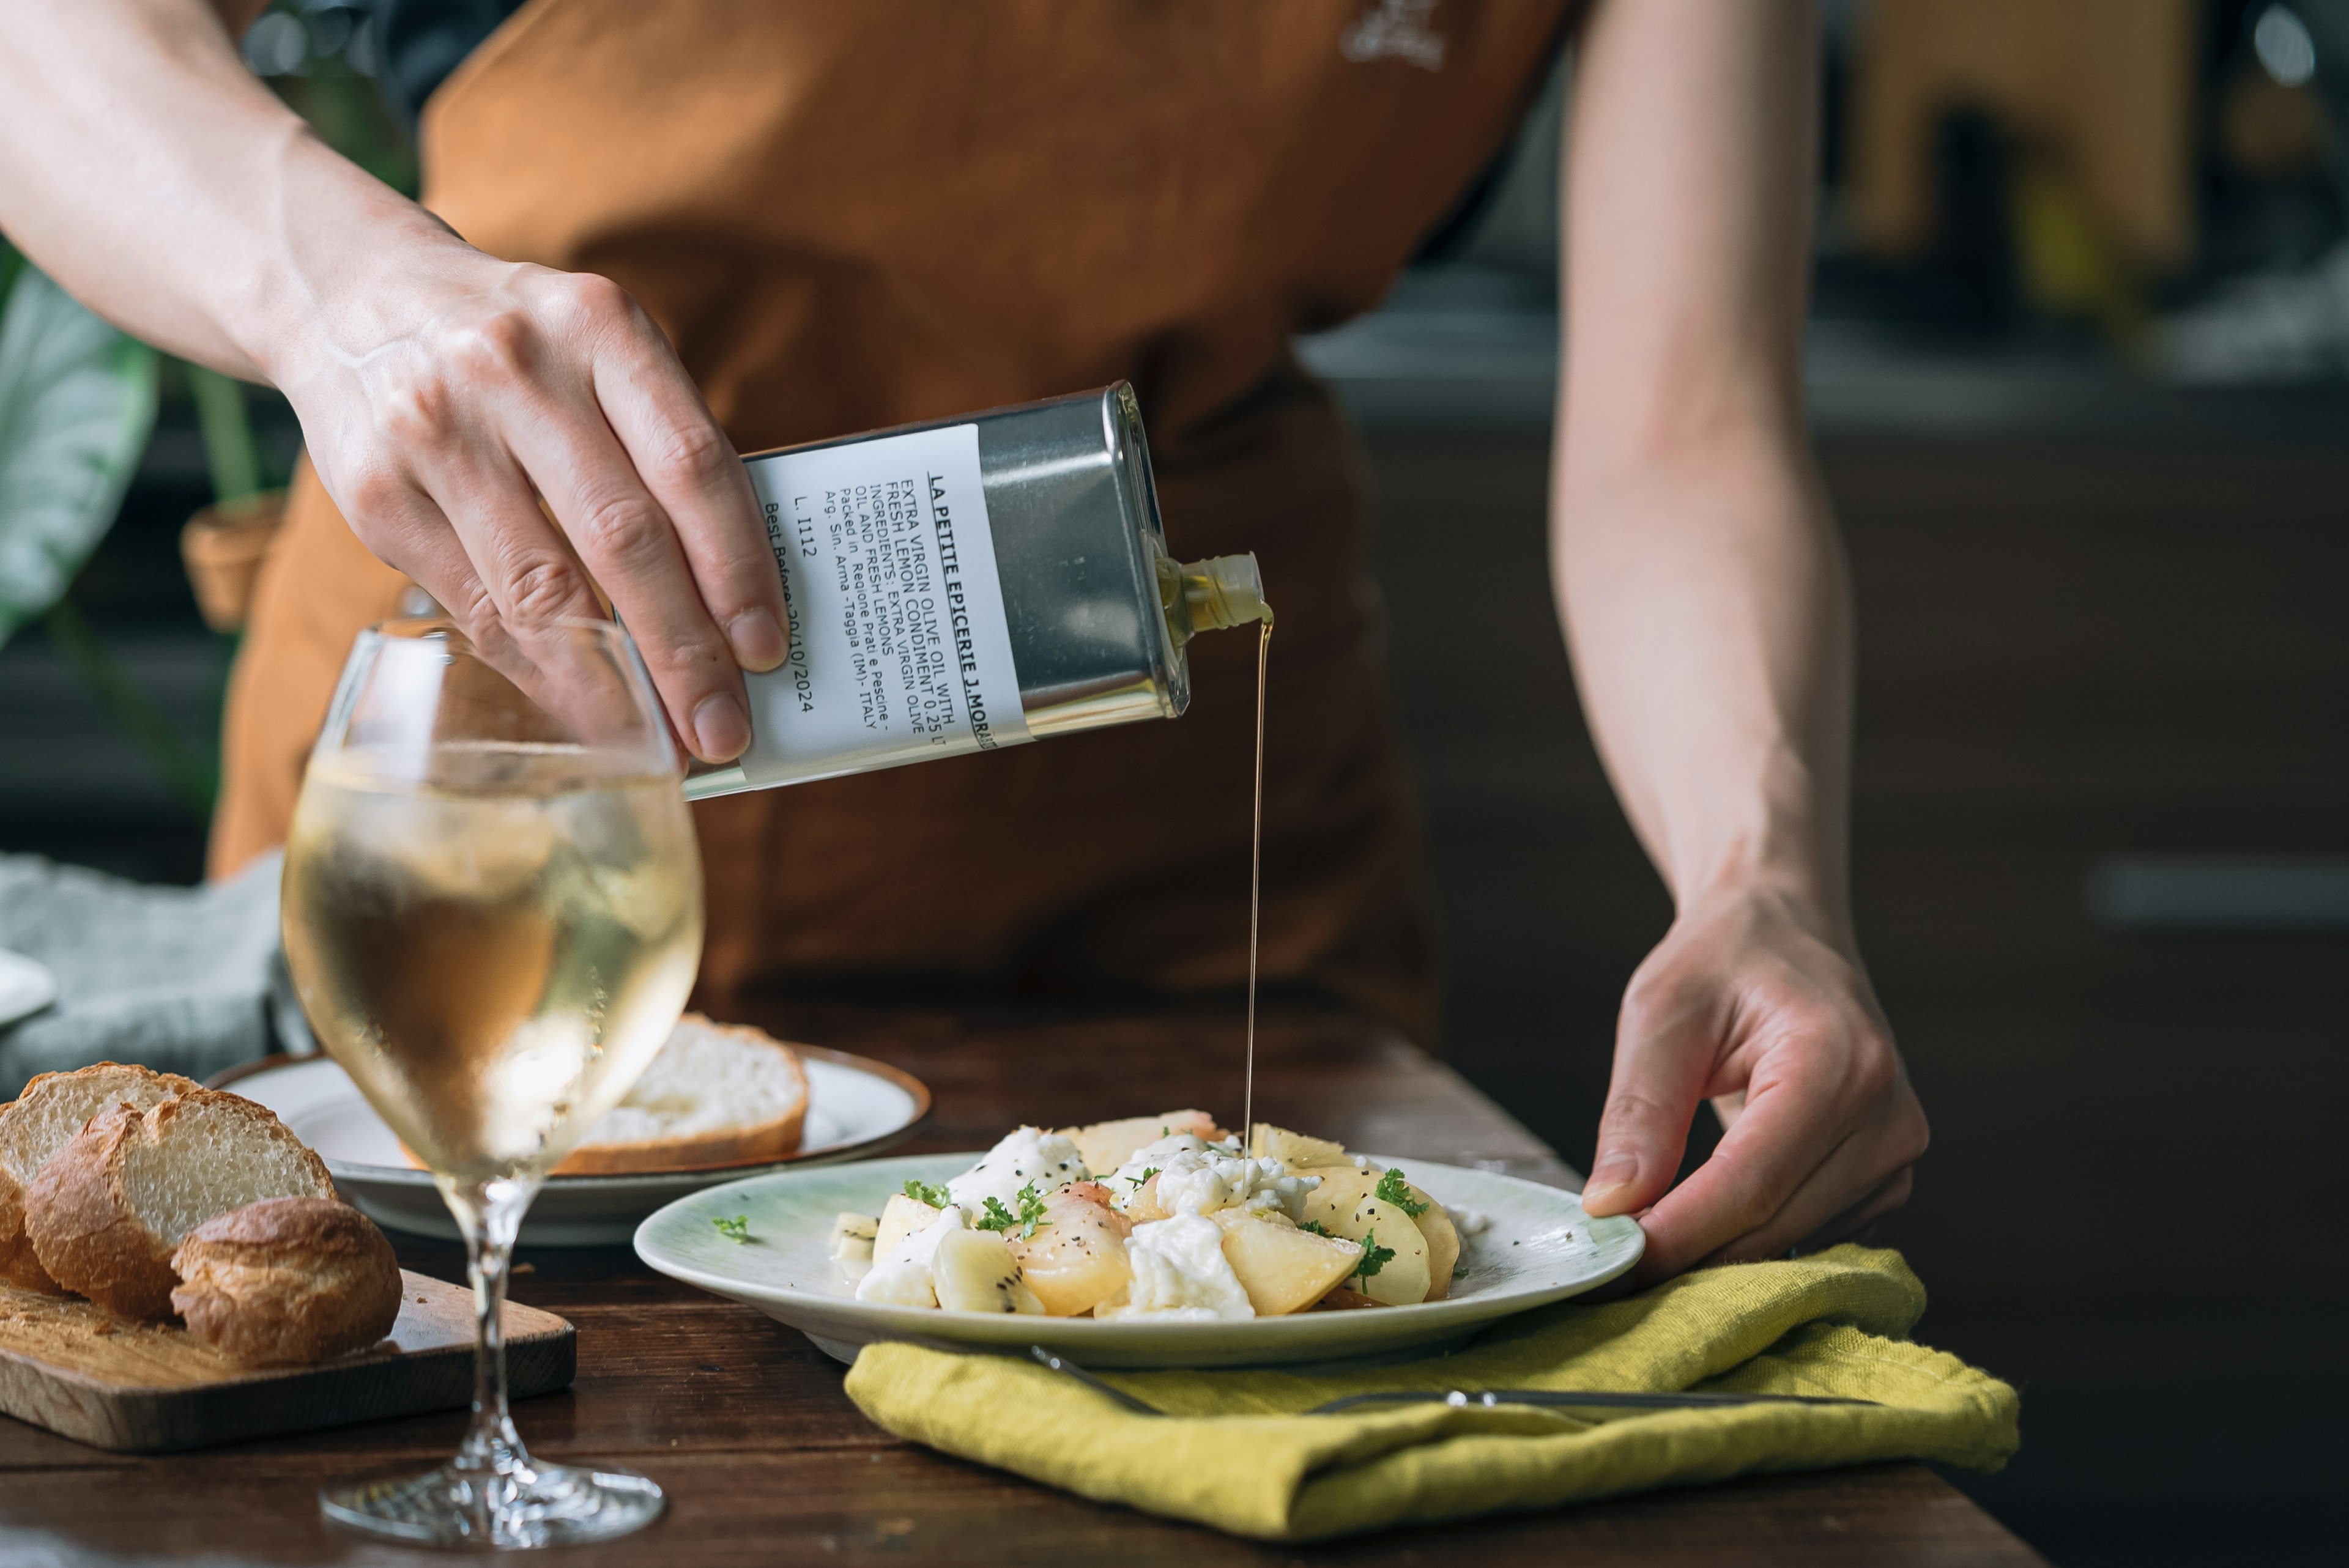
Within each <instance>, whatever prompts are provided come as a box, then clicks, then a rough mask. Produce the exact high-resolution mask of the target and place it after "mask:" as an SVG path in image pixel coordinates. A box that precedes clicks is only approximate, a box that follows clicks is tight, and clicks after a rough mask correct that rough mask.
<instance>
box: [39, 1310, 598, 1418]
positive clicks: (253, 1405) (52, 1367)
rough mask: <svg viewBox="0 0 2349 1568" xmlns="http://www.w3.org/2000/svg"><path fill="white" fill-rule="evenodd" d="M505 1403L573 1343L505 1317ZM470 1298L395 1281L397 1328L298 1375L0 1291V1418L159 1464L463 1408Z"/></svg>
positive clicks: (539, 1323)
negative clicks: (230, 1446) (188, 1454)
mask: <svg viewBox="0 0 2349 1568" xmlns="http://www.w3.org/2000/svg"><path fill="white" fill-rule="evenodd" d="M505 1325H506V1367H507V1376H508V1377H509V1378H510V1379H511V1380H512V1387H513V1388H514V1390H515V1392H516V1394H517V1395H531V1394H543V1393H545V1392H547V1391H548V1390H549V1389H553V1388H559V1387H563V1386H564V1385H565V1384H567V1383H569V1382H570V1381H571V1377H572V1375H573V1372H574V1367H575V1365H576V1358H575V1356H574V1344H573V1341H574V1331H573V1329H572V1327H571V1326H570V1325H569V1324H567V1323H565V1322H564V1321H563V1319H561V1318H560V1317H556V1316H554V1315H550V1314H548V1313H545V1312H542V1311H540V1310H538V1309H537V1308H535V1307H529V1306H522V1305H514V1304H512V1303H509V1304H508V1305H507V1308H506V1315H505ZM472 1347H473V1296H472V1292H471V1290H469V1289H467V1288H466V1287H464V1286H462V1285H454V1284H448V1283H447V1282H445V1281H442V1280H437V1279H431V1278H428V1277H426V1276H425V1275H423V1274H410V1273H408V1272H406V1271H402V1273H401V1275H400V1307H399V1316H398V1319H397V1320H396V1321H394V1323H393V1324H392V1327H391V1333H390V1335H389V1336H388V1337H387V1338H385V1339H384V1340H383V1341H382V1342H380V1343H379V1344H378V1345H376V1346H373V1347H372V1348H370V1349H367V1350H364V1351H359V1352H357V1353H355V1354H353V1355H350V1356H345V1357H337V1358H336V1359H335V1360H332V1361H326V1362H322V1363H319V1364H317V1365H316V1366H308V1367H265V1368H257V1369H256V1368H253V1367H242V1366H239V1365H238V1364H237V1363H236V1362H234V1361H232V1360H230V1359H229V1358H228V1357H225V1356H222V1354H220V1353H219V1352H218V1351H216V1350H213V1349H212V1348H211V1347H210V1346H205V1345H202V1344H199V1343H198V1342H197V1341H196V1340H195V1339H193V1338H191V1336H189V1334H188V1331H187V1330H186V1329H184V1328H181V1327H180V1326H177V1325H176V1324H157V1323H132V1322H129V1321H126V1320H124V1319H121V1318H117V1317H115V1316H113V1315H110V1314H109V1313H108V1312H107V1311H106V1310H105V1309H104V1308H102V1307H100V1306H98V1305H95V1304H94V1303H91V1302H87V1301H83V1300H80V1299H79V1298H78V1297H59V1296H53V1295H39V1294H36V1293H35V1292H33V1291H28V1290H19V1289H17V1288H16V1286H14V1285H6V1284H0V1411H5V1412H6V1413H7V1414H9V1415H11V1416H14V1417H16V1418H18V1419H19V1420H21V1421H26V1422H30V1423H32V1424H34V1425H36V1426H41V1427H46V1428H47V1429H50V1430H51V1431H54V1432H57V1433H59V1434H62V1435H63V1436H65V1437H67V1438H71V1439H75V1440H76V1441H78V1442H82V1443H88V1444H91V1445H93V1446H95V1447H98V1448H101V1449H116V1450H121V1451H128V1452H160V1451H166V1450H171V1449H191V1448H202V1447H205V1446H209V1445H213V1444H219V1443H233V1442H242V1441H245V1440H247V1439H254V1438H264V1437H271V1436H274V1435H277V1434H279V1433H285V1432H306V1431H312V1430H315V1429H318V1428H320V1427H328V1426H339V1425H343V1424H346V1423H348V1422H353V1421H372V1420H378V1419H381V1418H385V1417H389V1416H404V1415H409V1414H411V1413H413V1412H415V1411H419V1410H438V1409H445V1408H449V1407H450V1406H462V1405H466V1404H468V1403H469V1402H470V1401H471V1398H472V1390H473V1348H472Z"/></svg>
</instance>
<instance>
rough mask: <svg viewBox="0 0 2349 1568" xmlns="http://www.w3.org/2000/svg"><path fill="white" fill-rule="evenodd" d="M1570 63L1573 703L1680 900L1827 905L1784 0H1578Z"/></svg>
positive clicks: (1840, 865)
mask: <svg viewBox="0 0 2349 1568" xmlns="http://www.w3.org/2000/svg"><path fill="white" fill-rule="evenodd" d="M1581 44H1582V47H1581V52H1580V56H1579V61H1580V70H1581V75H1580V77H1579V78H1578V82H1577V92H1576V98H1575V105H1574V111H1573V119H1572V122H1571V126H1570V129H1569V141H1568V147H1567V150H1566V151H1567V158H1566V161H1565V166H1566V168H1567V170H1568V180H1567V186H1566V211H1567V212H1568V222H1567V225H1566V230H1565V233H1564V236H1563V238H1564V241H1565V249H1566V253H1567V268H1566V279H1567V284H1568V286H1567V290H1566V300H1565V310H1564V323H1565V343H1564V363H1565V377H1564V385H1563V387H1562V395H1561V397H1560V400H1559V418H1558V424H1557V448H1556V451H1557V473H1556V479H1555V481H1554V484H1553V489H1552V498H1551V499H1552V511H1551V516H1552V530H1553V534H1552V544H1553V548H1552V561H1553V563H1554V566H1555V570H1556V572H1557V585H1558V602H1559V606H1560V609H1561V611H1562V613H1563V614H1564V616H1565V620H1566V626H1567V634H1568V641H1569V643H1570V645H1571V646H1572V649H1573V653H1574V659H1575V669H1576V676H1577V678H1578V681H1579V682H1580V685H1581V689H1582V694H1583V700H1584V706H1585V707H1586V709H1587V710H1588V717H1589V719H1590V724H1591V728H1592V731H1593V733H1594V735H1595V736H1596V738H1597V739H1598V742H1599V751H1600V754H1601V756H1602V757H1603V758H1605V760H1606V763H1607V766H1608V769H1609V773H1610V775H1611V776H1612V778H1613V779H1614V782H1615V785H1616V788H1617V791H1618V793H1619V795H1620V797H1621V798H1622V800H1623V803H1624V807H1625V809H1626V810H1628V811H1629V813H1630V817H1631V820H1632V823H1633V825H1634V826H1635V827H1636V828H1637V829H1638V830H1639V833H1640V838H1641V840H1642V841H1643V842H1644V843H1645V844H1646V846H1647V849H1648V851H1649V853H1650V854H1651V856H1653V857H1654V859H1655V861H1656V864H1657V866H1658V868H1659V869H1660V870H1661V872H1662V873H1663V875H1664V877H1665V878H1666V880H1667V881H1668V882H1670V883H1671V889H1672V892H1673V894H1674V896H1675V898H1676V899H1678V900H1679V902H1680V904H1681V907H1682V909H1683V910H1685V909H1687V908H1688V907H1689V906H1690V904H1691V903H1692V901H1694V900H1696V899H1698V898H1699V897H1701V896H1702V894H1703V893H1704V892H1706V891H1707V890H1708V889H1712V888H1716V887H1719V886H1721V885H1723V884H1724V883H1729V884H1741V883H1743V884H1750V883H1754V882H1760V883H1765V884H1769V885H1774V886H1775V887H1777V888H1779V889H1780V890H1782V891H1784V892H1788V893H1790V894H1793V895H1795V897H1797V898H1798V899H1800V900H1801V901H1803V902H1805V903H1807V904H1808V905H1810V906H1812V907H1813V908H1815V909H1816V911H1817V912H1818V915H1819V918H1820V919H1821V920H1824V921H1826V922H1829V923H1833V924H1834V925H1835V927H1836V928H1837V931H1838V933H1840V932H1841V931H1842V929H1843V928H1844V927H1845V925H1846V924H1847V920H1846V914H1845V907H1844V906H1845V897H1844V892H1843V888H1844V835H1845V829H1844V815H1845V809H1846V802H1845V794H1846V784H1845V775H1846V770H1847V766H1848V755H1849V748H1850V742H1849V710H1850V700H1851V695H1850V694H1851V630H1850V605H1849V592H1848V588H1847V583H1846V580H1845V574H1844V569H1843V562H1842V558H1841V554H1840V552H1839V549H1838V546H1837V541H1836V538H1835V533H1834V529H1833V525H1832V523H1831V521H1829V518H1828V513H1827V508H1826V501H1825V500H1824V497H1823V495H1822V493H1821V490H1820V487H1819V484H1818V480H1817V476H1816V472H1815V471H1814V469H1813V468H1812V466H1811V462H1810V459H1809V456H1808V453H1807V450H1806V444H1805V437H1804V432H1803V419H1802V412H1801V388H1800V382H1799V376H1798V371H1797V366H1799V365H1800V363H1801V354H1802V330H1803V318H1804V315H1805V309H1806V286H1805V285H1806V273H1807V270H1808V251H1809V245H1808V240H1809V232H1810V211H1811V181H1812V168H1813V161H1812V160H1813V150H1814V148H1815V147H1816V124H1815V121H1816V109H1815V100H1816V85H1817V84H1816V58H1815V51H1816V34H1815V32H1814V31H1813V30H1812V29H1811V28H1810V26H1808V16H1807V14H1806V8H1805V7H1802V6H1793V7H1787V6H1779V5H1728V6H1724V5H1719V4H1718V3H1717V0H1640V3H1639V4H1637V5H1627V4H1623V3H1620V0H1602V3H1601V4H1599V5H1597V6H1596V7H1594V9H1593V10H1592V12H1591V14H1590V17H1589V21H1588V26H1587V27H1586V29H1585V32H1584V35H1583V37H1582V40H1581Z"/></svg>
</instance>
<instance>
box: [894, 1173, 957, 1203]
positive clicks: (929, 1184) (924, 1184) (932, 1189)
mask: <svg viewBox="0 0 2349 1568" xmlns="http://www.w3.org/2000/svg"><path fill="white" fill-rule="evenodd" d="M905 1196H906V1197H908V1198H911V1199H912V1200H913V1201H914V1202H916V1203H927V1204H928V1205H929V1206H930V1207H931V1208H933V1209H943V1208H945V1207H946V1206H947V1204H949V1203H951V1202H954V1194H953V1193H951V1192H949V1191H947V1189H946V1183H944V1182H943V1181H921V1180H919V1179H918V1178H914V1177H908V1178H907V1179H906V1181H905Z"/></svg>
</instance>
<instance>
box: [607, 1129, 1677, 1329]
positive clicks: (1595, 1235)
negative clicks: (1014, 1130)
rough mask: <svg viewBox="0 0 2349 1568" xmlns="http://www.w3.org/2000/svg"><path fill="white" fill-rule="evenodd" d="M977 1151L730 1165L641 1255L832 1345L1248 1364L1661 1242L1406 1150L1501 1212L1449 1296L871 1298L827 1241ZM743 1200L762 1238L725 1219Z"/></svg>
mask: <svg viewBox="0 0 2349 1568" xmlns="http://www.w3.org/2000/svg"><path fill="white" fill-rule="evenodd" d="M977 1160H978V1155H977V1154H932V1155H922V1156H918V1157H916V1158H911V1159H903V1160H874V1161H861V1162H859V1163H857V1164H854V1165H840V1166H834V1167H833V1168H831V1169H829V1170H824V1171H778V1172H776V1173H774V1174H772V1175H767V1176H754V1177H751V1178H750V1179H748V1180H746V1181H729V1182H727V1183H726V1184H725V1185H723V1186H719V1187H712V1188H709V1190H707V1191H701V1192H697V1193H695V1194H694V1195H693V1196H691V1197H689V1198H681V1199H679V1200H678V1201H677V1202H674V1203H671V1204H670V1205H669V1206H668V1207H667V1208H666V1209H663V1210H662V1211H661V1212H658V1213H657V1214H655V1215H654V1216H653V1217H652V1218H650V1219H648V1220H647V1221H646V1222H644V1224H643V1225H642V1226H641V1227H639V1228H638V1230H637V1232H636V1255H637V1256H638V1257H641V1258H643V1259H644V1260H645V1262H646V1263H647V1264H651V1265H652V1266H653V1267H654V1268H657V1269H658V1270H659V1271H660V1272H661V1273H663V1274H669V1275H673V1276H674V1277H676V1278H678V1279H681V1280H684V1281H685V1282H686V1283H688V1284H696V1285H699V1286H700V1287H701V1288H702V1289H704V1290H707V1291H712V1292H715V1293H716V1294H718V1295H723V1296H729V1297H731V1298H732V1299H733V1300H736V1301H740V1302H746V1303H748V1304H749V1305H752V1306H755V1307H757V1308H758V1309H759V1310H760V1311H761V1312H764V1313H765V1314H767V1315H769V1316H770V1317H774V1318H777V1319H780V1320H781V1321H782V1322H784V1323H787V1324H789V1325H791V1326H792V1327H793V1328H796V1329H798V1330H800V1332H802V1334H805V1335H806V1336H808V1337H809V1338H810V1339H812V1340H813V1341H814V1342H815V1343H816V1345H817V1346H818V1347H819V1348H821V1349H822V1350H823V1351H824V1352H825V1353H826V1354H828V1355H831V1356H833V1357H837V1358H838V1359H840V1360H843V1361H850V1360H854V1358H855V1356H856V1347H857V1346H860V1345H864V1344H868V1343H870V1342H872V1341H874V1340H876V1339H923V1340H929V1341H933V1342H937V1341H944V1342H948V1343H952V1344H955V1345H957V1346H968V1347H969V1348H971V1349H974V1350H1007V1349H1009V1350H1016V1349H1019V1348H1023V1347H1025V1346H1030V1345H1045V1346H1050V1347H1051V1348H1053V1349H1055V1350H1059V1351H1062V1352H1064V1353H1066V1354H1067V1355H1068V1357H1070V1358H1071V1360H1073V1361H1076V1362H1078V1363H1079V1364H1080V1365H1082V1366H1087V1367H1240V1366H1247V1365H1251V1364H1256V1363H1264V1362H1279V1363H1285V1364H1293V1363H1297V1362H1307V1361H1337V1360H1350V1359H1353V1358H1356V1357H1374V1356H1385V1355H1391V1354H1393V1353H1396V1352H1400V1351H1406V1350H1416V1349H1423V1348H1425V1347H1428V1346H1435V1345H1441V1344H1444V1343H1445V1342H1447V1341H1457V1340H1461V1339H1464V1338H1466V1337H1467V1336H1469V1335H1471V1334H1473V1333H1475V1331H1476V1330H1477V1329H1479V1328H1482V1327H1485V1326H1486V1325H1488V1324H1490V1323H1493V1322H1494V1321H1495V1320H1496V1319H1499V1318H1504V1317H1507V1316H1509V1315H1512V1314H1515V1313H1520V1312H1524V1311H1526V1310H1527V1309H1528V1308H1531V1307H1537V1306H1541V1305H1546V1304H1547V1303H1549V1302H1553V1301H1559V1300H1562V1299H1564V1298H1565V1297H1567V1296H1569V1295H1580V1294H1581V1293H1582V1292H1584V1291H1587V1290H1589V1289H1591V1288H1592V1287H1593V1286H1595V1285H1599V1284H1605V1283H1606V1282H1607V1281H1609V1280H1610V1279H1613V1278H1614V1277H1615V1276H1616V1275H1618V1274H1621V1273H1622V1272H1623V1271H1624V1270H1626V1269H1628V1268H1630V1266H1631V1265H1632V1264H1635V1263H1637V1262H1639V1260H1640V1252H1641V1251H1642V1250H1643V1249H1644V1247H1645V1246H1646V1243H1647V1238H1646V1236H1645V1235H1644V1234H1642V1233H1641V1232H1640V1227H1639V1226H1638V1225H1637V1224H1636V1223H1634V1222H1632V1221H1630V1220H1629V1219H1624V1218H1621V1217H1615V1218H1609V1219H1605V1220H1594V1219H1592V1218H1591V1217H1590V1216H1589V1215H1588V1214H1586V1213H1584V1212H1582V1204H1581V1202H1579V1201H1578V1199H1577V1198H1576V1197H1575V1195H1574V1194H1573V1193H1571V1192H1564V1191H1559V1190H1558V1189H1557V1188H1555V1187H1544V1186H1540V1185H1538V1184H1537V1183H1535V1182H1532V1181H1520V1180H1518V1179H1517V1178H1516V1177H1514V1176H1499V1175H1495V1174H1492V1173H1490V1172H1488V1171H1464V1170H1461V1169H1459V1168H1458V1167H1456V1166H1450V1165H1431V1164H1428V1163H1426V1162H1425V1161H1418V1160H1409V1161H1386V1160H1384V1159H1381V1161H1380V1162H1381V1164H1388V1163H1392V1164H1400V1165H1402V1166H1403V1167H1404V1168H1405V1169H1406V1170H1408V1171H1409V1172H1410V1174H1411V1180H1412V1181H1413V1184H1414V1185H1416V1186H1419V1187H1423V1188H1424V1189H1426V1190H1427V1191H1428V1192H1429V1193H1431V1194H1432V1195H1433V1197H1434V1198H1435V1199H1436V1201H1437V1202H1441V1203H1442V1204H1444V1207H1445V1208H1446V1209H1449V1210H1452V1211H1454V1212H1459V1211H1463V1210H1466V1211H1473V1212H1476V1213H1481V1214H1483V1215H1485V1217H1486V1218H1487V1219H1488V1220H1489V1221H1490V1222H1491V1223H1490V1225H1489V1226H1488V1228H1487V1229H1485V1232H1484V1233H1482V1234H1480V1235H1476V1236H1474V1237H1469V1236H1464V1237H1463V1238H1462V1240H1463V1242H1464V1246H1463V1248H1462V1251H1461V1258H1460V1266H1461V1274H1460V1275H1459V1277H1458V1278H1457V1280H1456V1281H1455V1282H1454V1285H1453V1290H1452V1295H1451V1296H1450V1298H1449V1299H1447V1300H1444V1301H1433V1302H1423V1303H1422V1304H1421V1305H1417V1306H1391V1307H1380V1308H1364V1309H1362V1310H1361V1311H1356V1312H1307V1313H1299V1314H1297V1315H1294V1316H1289V1317H1268V1318H1257V1319H1255V1320H1253V1321H1249V1322H1243V1323H1160V1324H1154V1323H1148V1322H1141V1323H1136V1322H1131V1321H1128V1322H1113V1323H1096V1322H1094V1321H1093V1320H1092V1319H1091V1318H1084V1317H1029V1316H1018V1317H1013V1316H1002V1315H997V1314H994V1313H978V1312H939V1311H930V1310H924V1309H921V1308H918V1307H906V1306H868V1305H864V1304H863V1303H861V1302H859V1301H857V1300H856V1299H855V1284H854V1282H853V1281H852V1280H851V1279H850V1278H849V1276H848V1274H846V1273H845V1272H844V1271H843V1269H842V1267H841V1266H840V1265H839V1264H835V1263H833V1261H832V1259H831V1258H830V1256H829V1255H828V1254H827V1250H826V1249H827V1247H828V1245H829V1243H830V1241H831V1236H832V1225H833V1216H834V1215H836V1214H838V1213H841V1212H843V1211H845V1212H852V1213H860V1214H878V1213H879V1212H881V1205H882V1203H883V1202H884V1201H885V1200H886V1199H887V1198H888V1196H889V1194H890V1193H892V1192H895V1191H900V1190H902V1189H903V1188H904V1186H905V1181H906V1179H907V1178H908V1177H919V1178H921V1179H922V1180H923V1181H945V1180H946V1179H947V1178H948V1177H949V1176H957V1175H960V1174H961V1173H962V1172H963V1171H968V1170H969V1169H970V1167H971V1165H972V1163H973V1162H974V1161H977ZM737 1214H740V1215H742V1216H744V1217H746V1218H747V1220H748V1221H749V1225H748V1232H749V1235H750V1240H749V1241H747V1242H735V1241H731V1240H729V1239H728V1238H727V1237H726V1236H725V1235H723V1234H721V1233H719V1230H718V1228H717V1227H716V1226H715V1225H714V1224H713V1223H711V1222H712V1221H714V1220H719V1219H731V1218H732V1217H733V1216H735V1215H737Z"/></svg>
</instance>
